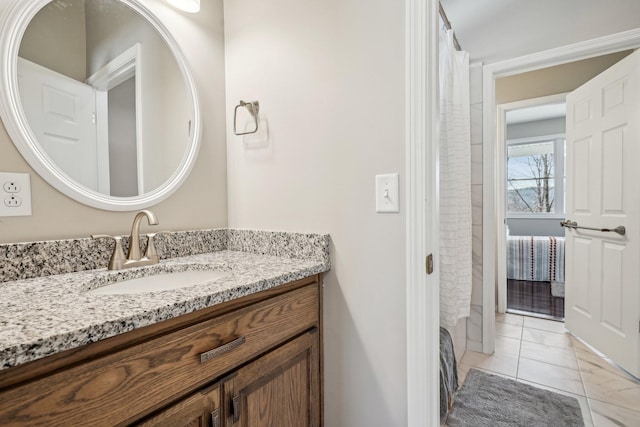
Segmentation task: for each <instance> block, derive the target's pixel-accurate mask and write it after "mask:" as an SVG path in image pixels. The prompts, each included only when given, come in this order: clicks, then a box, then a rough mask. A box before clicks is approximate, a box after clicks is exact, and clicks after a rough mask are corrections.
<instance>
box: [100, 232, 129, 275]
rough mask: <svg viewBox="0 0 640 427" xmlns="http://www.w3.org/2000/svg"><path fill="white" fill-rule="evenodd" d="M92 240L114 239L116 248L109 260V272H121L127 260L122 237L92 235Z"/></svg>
mask: <svg viewBox="0 0 640 427" xmlns="http://www.w3.org/2000/svg"><path fill="white" fill-rule="evenodd" d="M91 238H92V239H113V240H114V241H115V242H116V246H115V247H114V248H113V253H112V254H111V259H110V260H109V266H108V268H109V270H119V269H120V268H122V265H123V264H124V262H125V260H126V258H125V256H124V250H123V249H122V237H121V236H111V235H109V234H92V235H91Z"/></svg>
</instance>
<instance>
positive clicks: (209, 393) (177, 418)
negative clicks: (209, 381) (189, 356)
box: [137, 384, 222, 427]
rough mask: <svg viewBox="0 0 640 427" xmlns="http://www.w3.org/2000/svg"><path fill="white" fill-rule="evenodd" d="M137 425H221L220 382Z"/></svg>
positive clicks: (151, 426) (143, 426) (160, 426)
mask: <svg viewBox="0 0 640 427" xmlns="http://www.w3.org/2000/svg"><path fill="white" fill-rule="evenodd" d="M137 425H138V426H139V427H222V413H221V409H220V384H216V385H214V386H212V387H209V388H207V389H206V390H203V391H200V392H197V393H195V394H193V395H191V396H190V397H187V398H186V399H184V400H181V401H180V402H178V403H176V404H174V405H172V406H170V407H168V408H167V409H165V410H163V411H162V412H160V413H158V414H157V415H155V416H152V417H151V418H148V419H146V420H145V421H143V422H141V423H140V424H137Z"/></svg>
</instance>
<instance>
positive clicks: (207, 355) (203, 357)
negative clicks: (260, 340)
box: [200, 337, 247, 363]
mask: <svg viewBox="0 0 640 427" xmlns="http://www.w3.org/2000/svg"><path fill="white" fill-rule="evenodd" d="M245 341H247V339H246V338H245V337H238V338H236V339H234V340H233V341H231V342H228V343H226V344H224V345H221V346H220V347H216V348H214V349H213V350H209V351H207V352H204V353H200V363H204V362H206V361H207V360H211V359H213V358H214V357H217V356H220V355H221V354H224V353H227V352H229V351H231V350H233V349H234V348H238V347H240V346H241V345H242V344H244V343H245Z"/></svg>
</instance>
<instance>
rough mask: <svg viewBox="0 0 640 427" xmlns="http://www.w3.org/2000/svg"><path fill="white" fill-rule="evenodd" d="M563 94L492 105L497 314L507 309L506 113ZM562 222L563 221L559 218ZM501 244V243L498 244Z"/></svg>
mask: <svg viewBox="0 0 640 427" xmlns="http://www.w3.org/2000/svg"><path fill="white" fill-rule="evenodd" d="M566 97H567V93H566V92H565V93H558V94H555V95H549V96H542V97H539V98H530V99H524V100H522V101H515V102H508V103H505V104H499V105H497V106H496V134H497V137H496V157H495V159H496V168H495V177H496V185H495V188H496V269H497V270H496V278H497V281H498V293H497V302H498V307H497V311H498V313H504V312H505V311H506V309H507V247H506V241H507V233H506V227H505V226H504V225H506V223H507V222H506V221H507V198H506V196H507V185H506V182H507V177H506V170H507V165H506V159H507V113H508V112H509V111H513V110H519V109H521V108H528V107H535V106H539V105H547V104H559V103H561V102H564V100H565V99H566ZM563 219H564V218H563ZM501 243H502V244H501Z"/></svg>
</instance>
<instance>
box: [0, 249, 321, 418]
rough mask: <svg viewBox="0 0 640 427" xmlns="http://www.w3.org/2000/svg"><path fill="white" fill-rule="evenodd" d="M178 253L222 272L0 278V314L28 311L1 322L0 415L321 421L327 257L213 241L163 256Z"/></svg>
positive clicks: (177, 261) (91, 272) (181, 260)
mask: <svg viewBox="0 0 640 427" xmlns="http://www.w3.org/2000/svg"><path fill="white" fill-rule="evenodd" d="M240 246H242V245H240ZM271 246H273V245H271ZM327 246H328V245H327ZM245 249H249V250H252V248H251V247H245ZM253 249H255V247H254V248H253ZM262 252H264V251H262ZM276 252H277V251H276ZM185 263H188V265H194V264H198V263H200V264H201V265H208V266H216V268H225V269H228V270H229V271H230V272H231V275H230V276H228V277H225V278H222V279H219V280H217V281H215V282H214V283H211V284H205V285H203V286H196V287H194V288H184V289H178V290H174V291H171V290H169V291H162V292H156V293H149V294H144V295H140V294H138V295H92V294H90V293H88V292H87V290H88V289H89V288H90V287H92V286H96V283H98V284H100V285H102V284H104V283H106V282H105V280H103V279H104V277H111V275H113V274H116V273H114V272H108V271H106V270H103V269H101V270H89V271H83V272H76V273H70V274H63V275H57V276H48V277H42V278H33V279H28V280H17V281H11V282H5V283H3V284H1V286H2V289H1V290H2V291H3V292H5V295H6V296H7V297H8V298H9V299H13V300H14V301H15V304H14V306H15V308H16V309H17V310H16V311H15V312H14V313H13V315H12V314H9V315H7V314H6V313H5V314H4V315H3V316H2V318H1V319H0V320H2V321H3V323H5V324H6V325H7V326H6V327H9V328H11V327H12V326H13V327H14V328H15V329H18V326H19V325H21V324H23V322H29V320H28V317H29V316H27V315H26V314H23V315H22V316H23V317H21V318H20V316H21V314H20V311H21V309H20V306H21V305H22V304H24V305H23V306H22V308H23V309H24V308H25V307H27V306H29V305H31V306H32V310H31V315H30V316H31V317H32V321H31V323H30V324H26V325H23V326H24V328H23V329H26V330H27V331H26V332H25V331H24V330H23V331H17V330H14V333H13V334H11V333H10V332H9V333H8V332H7V331H3V332H1V333H0V338H1V339H0V342H1V343H2V344H3V349H2V350H3V351H2V353H0V357H1V358H2V363H3V366H4V367H7V366H10V367H8V368H6V369H2V370H0V425H3V426H4V425H15V426H27V425H29V426H33V425H46V426H53V425H67V426H68V425H92V426H94V425H95V426H98V425H110V426H111V425H145V426H181V425H197V426H231V425H233V426H267V425H278V426H295V427H298V426H321V425H322V416H321V414H322V408H321V402H322V385H321V379H322V363H321V359H322V358H321V353H322V352H321V345H322V344H321V343H322V321H321V319H322V292H321V290H322V272H323V271H326V270H327V269H328V267H329V265H328V258H327V259H326V262H324V261H322V260H318V259H315V260H314V259H303V258H289V257H285V256H281V255H280V256H273V255H264V254H257V253H255V252H254V253H252V252H247V251H238V250H228V249H226V250H220V251H216V252H212V253H203V254H199V255H192V256H187V257H181V258H175V259H168V260H165V261H164V266H165V267H166V266H169V267H171V266H172V265H173V266H174V267H178V266H180V265H185ZM139 271H140V269H132V270H131V272H130V273H129V272H127V273H126V274H133V275H136V274H139ZM117 274H123V273H117ZM47 283H48V285H47ZM43 286H45V287H46V286H50V287H51V288H50V289H49V290H48V291H43V290H42V287H43ZM18 291H20V292H23V295H25V294H26V296H25V298H26V299H29V298H31V299H32V301H31V302H29V301H26V300H25V301H20V296H19V295H17V294H16V292H18ZM38 292H48V295H49V299H48V301H44V300H41V299H40V297H42V296H43V294H42V293H41V294H38ZM34 296H35V297H36V298H35V299H34V298H33V297H34ZM47 304H51V305H56V306H58V307H57V308H50V307H49V306H47ZM69 305H74V307H68V306H69ZM101 306H103V307H102V308H101ZM6 307H7V304H6V303H5V304H4V307H3V308H4V309H6ZM56 310H57V313H58V315H59V316H60V319H64V318H65V317H67V320H68V321H69V323H72V324H71V325H65V324H58V323H56V322H58V321H59V320H60V319H56V318H55V317H54V316H52V313H53V312H54V311H56ZM38 313H40V316H41V317H38V316H39V315H38ZM73 313H77V316H78V317H79V318H81V319H80V320H78V321H77V322H76V320H77V319H75V320H74V319H71V317H70V316H73V315H74V314H73ZM43 315H44V316H43ZM123 315H124V316H123ZM134 319H135V320H134ZM158 319H160V320H159V321H156V320H158ZM48 322H49V323H50V325H45V326H46V327H44V328H43V327H42V326H43V323H44V324H47V323H48ZM63 323H64V322H63ZM83 324H84V325H86V327H81V325H83ZM143 324H144V325H145V326H141V325H143ZM125 325H131V326H125ZM48 328H52V330H49V331H48V332H47V329H48ZM123 329H132V330H129V331H126V332H124V330H123ZM38 334H40V335H41V337H40V338H36V336H37V335H38ZM92 334H93V335H92ZM106 335H109V336H108V337H106V338H105V337H104V336H106ZM21 341H22V342H21ZM91 341H95V342H91ZM12 342H14V343H15V344H16V345H14V346H10V345H9V344H11V343H12ZM84 342H88V343H84ZM20 343H21V344H22V345H18V344H20ZM78 344H80V345H78ZM29 347H32V348H29ZM45 353H51V355H49V356H46V357H41V356H42V354H45ZM31 359H33V360H31Z"/></svg>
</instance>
